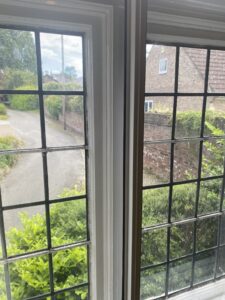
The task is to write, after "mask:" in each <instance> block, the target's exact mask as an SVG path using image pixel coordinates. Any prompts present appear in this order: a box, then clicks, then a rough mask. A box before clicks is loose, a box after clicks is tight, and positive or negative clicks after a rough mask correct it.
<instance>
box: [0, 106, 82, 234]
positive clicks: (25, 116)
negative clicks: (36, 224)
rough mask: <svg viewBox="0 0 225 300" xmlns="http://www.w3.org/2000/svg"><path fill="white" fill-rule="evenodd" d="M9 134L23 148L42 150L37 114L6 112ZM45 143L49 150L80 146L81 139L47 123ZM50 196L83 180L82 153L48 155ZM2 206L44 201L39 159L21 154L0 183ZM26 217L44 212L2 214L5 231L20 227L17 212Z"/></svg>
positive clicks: (35, 209) (37, 209) (33, 209)
mask: <svg viewBox="0 0 225 300" xmlns="http://www.w3.org/2000/svg"><path fill="white" fill-rule="evenodd" d="M8 115H9V119H8V121H9V122H8V130H9V131H10V132H13V133H14V135H16V136H17V137H18V138H20V139H22V140H23V142H24V148H35V147H37V148H39V147H41V136H40V120H39V114H38V113H36V112H21V111H15V110H9V111H8ZM46 123H47V126H46V127H47V142H48V145H50V146H62V145H74V144H78V143H82V139H81V137H80V136H78V135H77V136H76V135H75V134H74V133H73V134H72V133H71V132H68V131H65V130H64V129H63V128H62V126H61V125H60V124H58V123H57V122H55V121H52V120H49V119H47V120H46ZM48 174H49V196H50V198H51V199H55V198H57V196H58V195H59V194H60V193H61V192H62V191H63V189H64V188H65V187H67V188H70V187H72V186H73V185H74V184H75V183H79V182H81V181H83V180H84V153H83V152H82V151H80V150H77V151H64V152H61V151H58V152H54V153H49V154H48ZM1 192H2V201H3V205H15V204H21V203H28V202H38V201H43V200H44V185H43V168H42V155H41V154H40V153H33V154H23V155H20V156H19V160H18V162H17V164H16V165H15V167H13V168H12V169H11V170H10V172H9V173H8V174H7V175H6V176H5V178H4V179H3V180H2V183H1ZM22 211H25V212H27V213H28V214H29V215H31V214H34V213H37V212H40V213H42V212H44V207H41V206H34V207H31V208H24V209H22V210H21V209H20V210H9V211H5V212H4V220H5V227H6V230H8V229H9V228H10V227H12V226H16V227H18V226H20V221H19V214H18V213H19V212H22Z"/></svg>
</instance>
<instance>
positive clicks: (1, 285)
mask: <svg viewBox="0 0 225 300" xmlns="http://www.w3.org/2000/svg"><path fill="white" fill-rule="evenodd" d="M0 299H2V300H7V297H6V286H5V274H4V266H3V264H1V263H0Z"/></svg>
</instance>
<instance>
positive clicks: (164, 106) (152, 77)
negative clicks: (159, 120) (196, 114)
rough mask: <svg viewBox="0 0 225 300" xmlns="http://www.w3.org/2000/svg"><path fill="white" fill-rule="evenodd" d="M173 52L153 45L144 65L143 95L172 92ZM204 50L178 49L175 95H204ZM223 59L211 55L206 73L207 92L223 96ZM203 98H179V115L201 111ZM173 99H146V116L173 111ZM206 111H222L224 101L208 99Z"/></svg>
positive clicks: (224, 73) (219, 55)
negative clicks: (177, 76) (178, 93)
mask: <svg viewBox="0 0 225 300" xmlns="http://www.w3.org/2000/svg"><path fill="white" fill-rule="evenodd" d="M175 55H176V48H175V47H171V46H161V45H152V46H151V49H150V51H149V54H148V57H147V61H146V92H152V93H157V92H158V93H159V92H160V93H169V92H171V93H172V92H174V82H175ZM206 55H207V50H206V49H198V48H185V47H181V48H180V60H179V80H178V86H179V87H178V92H182V93H185V92H188V91H190V90H191V91H192V93H203V92H204V84H205V67H206ZM224 80H225V55H224V53H223V52H222V51H218V50H217V51H212V54H211V59H210V69H209V81H208V92H212V93H223V92H225V81H224ZM202 100H203V97H192V98H190V97H178V102H177V109H178V111H190V110H191V111H201V109H202ZM172 105H173V98H171V97H147V98H146V100H145V112H148V111H151V110H154V111H172ZM207 108H208V109H212V110H217V111H223V110H224V109H225V97H211V98H210V99H209V102H208V103H207Z"/></svg>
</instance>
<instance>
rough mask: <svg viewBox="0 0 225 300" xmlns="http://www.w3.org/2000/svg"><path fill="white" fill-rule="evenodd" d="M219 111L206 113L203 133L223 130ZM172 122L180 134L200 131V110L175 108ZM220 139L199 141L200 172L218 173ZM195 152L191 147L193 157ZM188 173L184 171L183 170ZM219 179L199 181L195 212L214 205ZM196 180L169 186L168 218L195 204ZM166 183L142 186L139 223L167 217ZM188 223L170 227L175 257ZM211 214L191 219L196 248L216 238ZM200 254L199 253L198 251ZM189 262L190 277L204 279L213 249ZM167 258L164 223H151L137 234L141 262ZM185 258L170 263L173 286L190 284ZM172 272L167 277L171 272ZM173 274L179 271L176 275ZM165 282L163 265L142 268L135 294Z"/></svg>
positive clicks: (187, 242)
mask: <svg viewBox="0 0 225 300" xmlns="http://www.w3.org/2000/svg"><path fill="white" fill-rule="evenodd" d="M224 124H225V115H223V114H222V113H216V112H213V113H212V112H210V111H208V112H207V113H206V122H205V135H210V136H218V137H219V136H224V133H225V128H224V126H225V125H224ZM176 125H177V128H178V129H179V132H180V134H181V136H200V127H201V114H200V113H198V112H182V113H177V124H176ZM224 149H225V142H224V140H223V139H218V140H211V141H205V142H204V143H203V157H202V177H208V176H217V175H222V174H223V165H224V164H223V161H224ZM197 155H198V153H197V152H196V153H195V156H196V160H197ZM187 179H188V174H187ZM221 188H222V180H221V179H214V180H207V181H203V182H202V183H201V185H200V194H199V204H198V214H200V215H201V214H208V213H212V212H216V211H218V210H219V207H220V201H221ZM196 195H197V186H196V184H194V183H193V184H182V185H175V186H173V192H172V207H171V218H172V221H173V222H174V221H178V220H184V219H186V218H191V217H194V212H195V204H196ZM168 207H169V188H167V187H164V188H158V189H150V190H144V191H143V210H142V226H143V227H148V226H152V225H157V224H161V223H167V221H168ZM193 231H194V227H193V223H187V224H183V225H179V226H173V227H172V228H171V239H170V258H181V257H182V256H185V255H188V254H191V253H192V251H193V248H192V247H193V243H192V241H193ZM217 233H218V223H217V218H213V217H212V218H208V219H203V220H201V221H198V222H197V230H196V240H197V243H196V249H197V251H201V250H206V249H209V248H212V247H213V246H215V245H216V244H217ZM204 255H205V256H204ZM204 255H202V257H201V260H200V262H199V263H198V264H196V267H195V278H198V279H199V280H205V279H207V276H208V274H210V273H213V268H214V267H213V266H214V261H213V256H212V255H213V254H212V253H209V252H207V253H205V254H204ZM166 258H167V229H165V228H164V229H162V228H161V229H160V228H159V229H155V230H152V231H147V232H145V233H143V236H142V256H141V264H142V266H149V265H154V264H157V263H163V262H165V261H166ZM190 270H191V261H188V259H186V260H180V261H177V262H176V263H174V267H173V269H170V279H169V280H170V282H172V283H171V284H172V286H173V287H174V288H173V289H174V290H175V289H179V288H182V287H185V286H188V285H189V284H190ZM172 273H174V274H173V277H172ZM179 274H180V275H181V274H182V276H179ZM164 287H165V268H164V267H163V266H160V267H154V268H152V269H149V270H146V271H143V272H142V276H141V299H146V298H149V297H154V296H158V295H160V294H163V292H164Z"/></svg>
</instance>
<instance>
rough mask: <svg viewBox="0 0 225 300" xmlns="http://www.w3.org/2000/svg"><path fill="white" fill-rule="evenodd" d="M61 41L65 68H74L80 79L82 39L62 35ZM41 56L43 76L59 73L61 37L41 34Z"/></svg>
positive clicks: (60, 68) (60, 66) (81, 74)
mask: <svg viewBox="0 0 225 300" xmlns="http://www.w3.org/2000/svg"><path fill="white" fill-rule="evenodd" d="M63 39H64V61H65V68H66V67H74V68H75V69H76V72H77V75H78V77H82V76H83V71H82V38H81V37H78V36H68V35H64V36H63ZM41 54H42V70H43V74H45V73H46V72H48V73H49V74H50V73H61V71H62V55H61V35H59V34H49V33H41Z"/></svg>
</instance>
